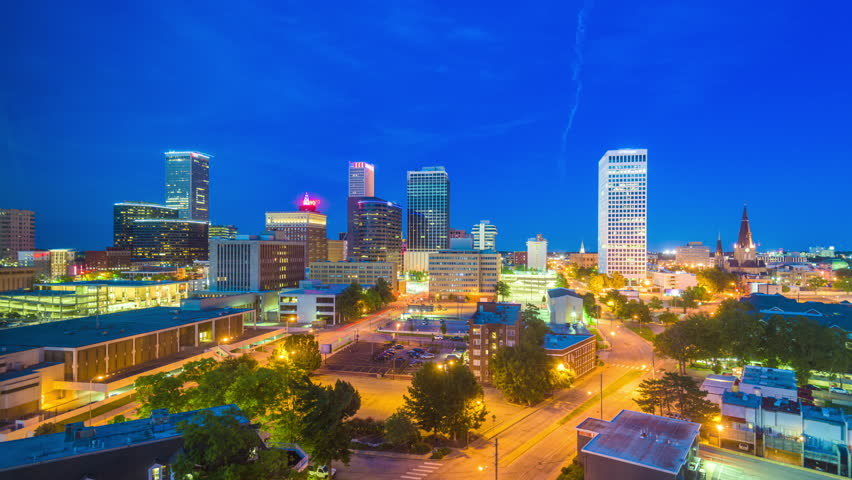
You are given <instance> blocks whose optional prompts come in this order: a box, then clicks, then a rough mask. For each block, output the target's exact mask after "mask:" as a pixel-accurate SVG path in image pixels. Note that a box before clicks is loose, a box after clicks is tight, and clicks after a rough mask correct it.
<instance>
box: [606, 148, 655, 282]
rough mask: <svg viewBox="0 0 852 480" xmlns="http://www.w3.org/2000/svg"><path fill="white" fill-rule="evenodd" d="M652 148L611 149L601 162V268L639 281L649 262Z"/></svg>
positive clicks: (642, 278)
mask: <svg viewBox="0 0 852 480" xmlns="http://www.w3.org/2000/svg"><path fill="white" fill-rule="evenodd" d="M647 194H648V150H647V149H622V150H608V151H607V152H606V153H605V154H604V156H603V157H601V159H600V162H599V163H598V271H599V272H601V273H609V274H612V273H613V272H619V273H621V274H622V275H624V277H625V278H627V279H628V281H629V282H631V283H633V284H637V283H638V282H641V281H642V280H644V279H645V277H646V272H647V263H648V248H647V247H648V245H647V243H648V195H647Z"/></svg>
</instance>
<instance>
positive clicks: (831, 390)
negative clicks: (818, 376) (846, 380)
mask: <svg viewBox="0 0 852 480" xmlns="http://www.w3.org/2000/svg"><path fill="white" fill-rule="evenodd" d="M828 391H829V392H831V393H840V394H843V395H848V394H849V392H848V391H847V390H844V389H842V388H837V387H831V388H829V389H828Z"/></svg>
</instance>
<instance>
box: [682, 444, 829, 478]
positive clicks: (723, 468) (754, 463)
mask: <svg viewBox="0 0 852 480" xmlns="http://www.w3.org/2000/svg"><path fill="white" fill-rule="evenodd" d="M698 456H700V457H701V458H702V459H703V460H704V471H705V474H706V476H705V478H706V479H707V480H756V479H766V478H771V479H772V480H826V479H827V478H841V477H838V476H836V475H831V474H829V473H823V472H818V471H816V470H812V469H809V468H802V467H795V466H791V465H784V464H779V463H776V462H771V461H767V460H765V459H762V458H759V457H753V456H747V455H744V454H739V453H736V452H732V451H729V450H723V449H720V448H716V447H710V446H707V445H701V446H700V447H699V448H698Z"/></svg>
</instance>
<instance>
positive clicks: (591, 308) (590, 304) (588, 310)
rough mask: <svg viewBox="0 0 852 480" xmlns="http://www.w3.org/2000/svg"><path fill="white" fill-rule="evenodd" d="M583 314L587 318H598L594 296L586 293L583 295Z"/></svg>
mask: <svg viewBox="0 0 852 480" xmlns="http://www.w3.org/2000/svg"><path fill="white" fill-rule="evenodd" d="M583 312H584V313H585V314H586V316H587V317H592V318H595V319H597V318H598V302H597V301H596V300H595V294H594V293H592V292H586V293H584V294H583Z"/></svg>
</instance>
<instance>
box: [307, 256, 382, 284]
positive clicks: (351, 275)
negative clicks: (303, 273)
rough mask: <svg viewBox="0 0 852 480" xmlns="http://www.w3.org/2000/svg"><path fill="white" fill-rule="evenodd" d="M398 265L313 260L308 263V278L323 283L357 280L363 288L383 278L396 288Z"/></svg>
mask: <svg viewBox="0 0 852 480" xmlns="http://www.w3.org/2000/svg"><path fill="white" fill-rule="evenodd" d="M398 269H399V266H398V264H396V263H389V262H314V263H312V264H311V265H310V274H309V275H308V277H309V279H310V280H314V281H315V282H318V283H320V284H323V285H350V284H352V283H353V282H357V283H358V284H359V285H361V286H362V287H364V288H367V287H371V286H373V285H375V284H376V281H377V280H378V279H379V278H384V279H385V280H386V281H387V282H388V283H389V284H390V286H391V288H392V289H394V290H397V285H398V281H397V275H398V274H399V270H398Z"/></svg>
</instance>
